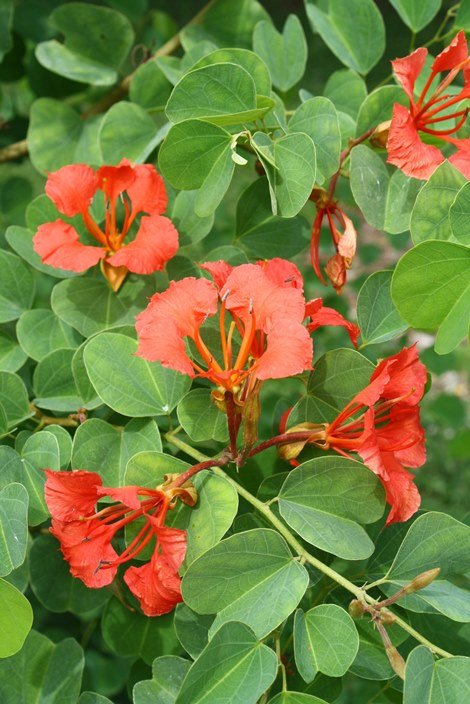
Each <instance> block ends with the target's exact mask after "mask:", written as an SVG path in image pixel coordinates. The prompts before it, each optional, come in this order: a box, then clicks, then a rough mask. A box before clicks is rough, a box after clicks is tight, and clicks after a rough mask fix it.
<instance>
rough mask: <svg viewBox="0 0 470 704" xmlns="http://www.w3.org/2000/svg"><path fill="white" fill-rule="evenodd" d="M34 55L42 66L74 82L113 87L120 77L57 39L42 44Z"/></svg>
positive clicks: (107, 67)
mask: <svg viewBox="0 0 470 704" xmlns="http://www.w3.org/2000/svg"><path fill="white" fill-rule="evenodd" d="M34 53H35V56H36V58H37V60H38V61H39V63H40V64H41V66H44V68H47V69H48V71H52V72H53V73H58V74H59V76H65V78H69V79H70V80H72V81H78V82H79V83H89V84H91V85H93V86H112V85H113V83H115V82H116V80H117V77H118V74H117V72H116V71H115V70H114V69H112V68H110V67H109V66H104V65H103V64H100V63H99V62H97V61H92V60H91V59H89V58H87V57H86V56H80V54H77V53H75V52H74V51H71V50H70V49H69V48H68V47H67V46H66V45H64V44H60V43H59V42H58V41H56V40H55V39H51V40H50V41H48V42H41V43H40V44H38V45H37V46H36V49H35V52H34Z"/></svg>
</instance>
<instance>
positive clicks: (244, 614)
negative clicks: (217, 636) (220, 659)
mask: <svg viewBox="0 0 470 704" xmlns="http://www.w3.org/2000/svg"><path fill="white" fill-rule="evenodd" d="M307 584H308V575H307V572H306V570H305V568H304V567H303V566H302V565H300V564H299V563H298V562H297V561H295V560H294V558H293V557H292V555H291V553H290V550H289V548H288V547H287V544H286V542H285V541H284V539H283V538H282V537H281V536H280V535H279V534H278V533H276V532H275V531H272V530H265V529H257V530H251V531H247V532H246V533H238V534H236V535H233V536H231V537H230V538H226V539H225V540H223V541H222V542H221V543H219V544H218V545H216V546H215V547H213V548H211V549H210V550H208V551H207V552H206V553H204V554H203V555H202V556H201V557H199V558H198V559H197V560H196V561H195V562H193V563H192V564H191V565H190V566H189V568H188V570H187V572H186V574H185V576H184V578H183V583H182V592H183V598H184V601H185V602H186V603H187V604H188V606H190V608H192V609H194V611H197V612H198V613H202V614H212V613H215V612H217V616H216V619H215V621H214V623H213V625H212V628H211V632H212V633H215V631H216V630H217V629H218V628H219V627H220V626H221V625H222V624H224V623H227V622H228V621H231V620H233V619H242V620H243V622H244V623H246V624H248V625H249V626H250V628H252V629H253V630H254V632H255V633H256V634H257V635H258V637H260V638H263V637H264V636H265V635H267V634H268V633H269V632H270V631H272V630H273V629H274V628H276V626H278V625H279V624H280V623H281V622H282V621H283V620H284V619H285V618H287V616H288V615H289V614H290V613H292V611H293V610H294V609H295V607H296V606H297V604H298V603H299V601H300V599H301V598H302V596H303V594H304V592H305V589H306V588H307ZM212 642H213V641H212ZM201 657H202V656H201Z"/></svg>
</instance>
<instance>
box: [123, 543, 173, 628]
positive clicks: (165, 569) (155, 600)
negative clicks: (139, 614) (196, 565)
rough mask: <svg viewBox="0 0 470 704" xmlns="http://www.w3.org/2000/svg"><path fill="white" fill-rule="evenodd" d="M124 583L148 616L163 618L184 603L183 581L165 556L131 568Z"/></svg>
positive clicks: (125, 576) (126, 573)
mask: <svg viewBox="0 0 470 704" xmlns="http://www.w3.org/2000/svg"><path fill="white" fill-rule="evenodd" d="M124 581H125V583H126V584H127V586H128V587H129V589H130V591H131V592H132V593H133V594H134V596H135V597H136V598H137V599H138V600H139V603H140V607H141V609H142V611H143V612H144V614H145V615H146V616H161V615H162V614H167V613H168V612H170V611H172V610H173V609H174V608H175V606H176V604H178V603H179V602H181V601H183V598H182V596H181V587H180V584H181V579H180V577H179V576H178V574H176V573H175V572H174V571H173V569H172V567H171V565H169V564H168V561H167V560H166V558H165V557H164V556H163V555H159V556H158V557H157V559H156V560H152V561H151V562H148V563H147V564H146V565H142V566H140V567H129V569H128V570H127V571H126V572H125V574H124Z"/></svg>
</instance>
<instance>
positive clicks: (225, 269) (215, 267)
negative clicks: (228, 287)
mask: <svg viewBox="0 0 470 704" xmlns="http://www.w3.org/2000/svg"><path fill="white" fill-rule="evenodd" d="M199 266H200V267H201V269H204V271H207V272H209V274H210V275H211V276H212V279H213V281H214V283H215V285H216V286H217V288H218V289H219V290H220V289H221V288H222V287H223V286H224V285H225V282H226V281H227V279H228V277H229V275H230V274H231V272H232V270H233V266H232V265H231V264H229V263H228V262H224V261H223V260H222V259H219V261H216V262H203V263H202V264H199Z"/></svg>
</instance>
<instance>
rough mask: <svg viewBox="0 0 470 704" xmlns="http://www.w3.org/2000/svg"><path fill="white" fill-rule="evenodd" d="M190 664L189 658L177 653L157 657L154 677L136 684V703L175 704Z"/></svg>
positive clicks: (134, 699)
mask: <svg viewBox="0 0 470 704" xmlns="http://www.w3.org/2000/svg"><path fill="white" fill-rule="evenodd" d="M190 665H191V663H190V662H189V660H184V659H183V658H179V657H177V656H176V655H166V656H163V657H160V658H156V659H155V660H154V661H153V663H152V679H151V680H142V681H140V682H137V684H136V685H135V686H134V689H133V692H132V694H133V701H134V704H155V703H156V702H158V703H159V704H175V701H176V697H177V695H178V692H179V690H180V687H181V684H182V682H183V680H184V678H185V676H186V674H187V672H188V670H189V668H190Z"/></svg>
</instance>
